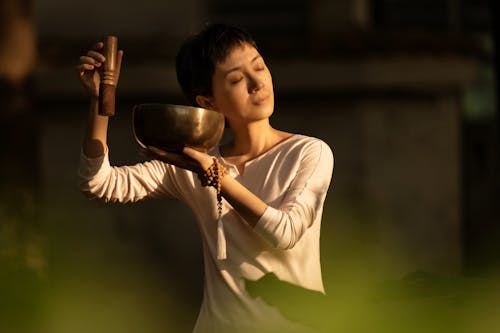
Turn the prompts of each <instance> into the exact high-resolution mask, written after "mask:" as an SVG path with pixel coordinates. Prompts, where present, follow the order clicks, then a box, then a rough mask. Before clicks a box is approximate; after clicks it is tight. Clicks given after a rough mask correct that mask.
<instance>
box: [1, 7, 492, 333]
mask: <svg viewBox="0 0 500 333" xmlns="http://www.w3.org/2000/svg"><path fill="white" fill-rule="evenodd" d="M497 6H498V4H497V2H494V1H485V0H434V1H427V0H425V1H424V0H420V1H416V0H311V1H307V0H288V1H287V0H275V1H264V0H253V1H246V0H245V1H244V0H241V1H229V0H207V1H202V0H184V1H178V0H169V1H154V0H147V1H141V2H131V1H125V2H124V1H117V0H114V1H107V2H101V1H97V0H89V1H87V2H85V3H82V2H75V1H66V2H59V1H56V0H39V1H33V0H2V1H1V2H0V97H1V98H0V103H1V105H0V138H1V144H0V151H1V154H0V168H1V175H2V176H1V182H0V332H4V331H5V332H50V333H57V332H65V333H66V332H72V333H73V332H75V333H76V332H80V331H81V332H88V331H92V332H165V331H167V332H168V331H177V332H184V331H186V332H189V331H190V330H191V328H192V325H193V324H194V321H195V320H196V316H197V313H198V309H199V306H200V302H201V297H202V288H203V261H202V256H201V245H200V239H199V233H198V231H197V227H196V224H195V222H194V220H193V217H192V215H191V213H190V211H189V210H188V209H187V208H186V207H184V206H182V205H181V204H179V203H175V202H158V201H150V202H149V201H148V202H141V203H135V204H126V205H119V204H104V203H101V202H96V201H89V200H87V199H86V198H85V197H84V196H83V195H82V194H80V193H79V191H78V186H77V176H76V172H77V168H78V159H79V154H80V146H81V141H82V137H83V130H84V126H85V119H86V112H87V108H88V101H87V98H86V96H85V94H84V92H83V89H82V88H81V87H80V86H79V82H78V79H77V76H76V73H75V69H74V68H75V66H76V64H77V63H78V57H79V56H80V55H82V54H84V52H86V50H87V49H88V48H89V47H90V46H91V45H92V44H94V43H95V42H96V41H97V40H99V39H100V38H101V37H102V36H104V35H106V34H116V35H118V37H119V44H120V48H122V49H124V50H125V55H124V64H123V68H122V73H121V78H120V84H119V87H118V95H117V115H116V116H115V117H114V118H113V119H112V120H111V122H110V130H109V131H110V132H109V148H110V152H111V153H110V158H111V161H112V163H113V164H115V165H122V164H130V163H136V162H140V161H142V157H141V156H140V154H139V150H138V145H137V144H136V143H135V142H134V139H133V135H132V131H131V124H130V120H131V119H130V113H131V112H130V111H131V110H132V106H133V105H134V104H138V103H145V102H160V103H185V101H184V99H183V98H182V96H181V94H180V91H179V88H178V86H177V83H176V79H175V70H174V66H173V61H174V57H175V53H176V50H177V48H178V46H179V45H180V43H181V42H182V40H184V39H185V38H186V37H188V36H189V35H190V34H192V33H195V32H197V31H198V30H199V29H200V28H202V27H203V25H204V24H205V23H207V22H226V23H230V24H235V25H239V26H242V27H244V28H246V29H247V30H249V31H250V32H251V33H252V34H253V35H254V37H255V39H256V40H257V43H258V45H259V48H260V51H261V53H262V54H263V56H264V58H265V59H266V61H267V62H268V65H269V66H270V68H271V72H272V74H273V80H274V84H275V93H276V108H275V114H274V115H273V117H272V118H271V121H272V124H273V125H274V126H275V127H277V128H280V129H283V130H287V131H290V132H297V133H303V134H307V135H312V136H315V137H319V138H321V139H323V140H324V141H326V142H327V143H328V144H329V145H330V146H331V147H332V150H333V151H334V154H335V171H334V178H333V182H332V185H331V187H330V191H329V193H328V197H327V202H326V204H325V212H324V219H323V225H322V244H321V246H322V265H323V270H324V272H323V273H324V278H325V285H326V287H327V293H328V295H329V297H330V300H331V301H330V303H328V304H327V305H325V306H324V308H323V310H322V311H323V312H321V313H320V314H321V315H323V316H324V318H325V322H326V323H327V324H325V325H326V326H325V327H327V331H328V330H332V331H346V330H351V331H367V332H374V331H379V330H380V331H384V332H387V331H388V328H392V329H396V330H397V331H405V332H411V331H412V330H415V331H417V330H418V331H422V330H425V331H428V332H433V331H436V332H438V331H439V332H443V331H453V332H469V331H471V332H472V331H479V332H489V331H491V332H493V331H494V329H495V327H498V325H500V323H499V322H498V318H497V316H496V315H495V314H494V311H493V309H498V306H499V305H500V285H499V284H498V283H497V282H498V281H499V279H498V273H499V267H500V266H499V263H500V262H499V261H500V259H499V258H500V245H499V244H500V242H499V240H500V210H499V208H498V203H499V202H500V201H499V199H500V176H499V171H500V154H499V151H500V149H499V147H500V136H499V133H498V127H499V117H498V112H497V110H498V104H497V96H498V85H497V84H496V82H498V79H499V78H498V73H499V72H498V63H499V58H498V57H499V55H498V52H496V45H498V42H499V41H498V34H496V33H495V32H496V31H497V30H498V29H496V30H495V29H494V27H495V26H496V25H497V23H498V22H497V21H498V20H497V16H498V8H497ZM367 295H368V296H367ZM374 295H375V296H374ZM360 314H363V317H364V318H365V320H363V321H360V320H359V315H360Z"/></svg>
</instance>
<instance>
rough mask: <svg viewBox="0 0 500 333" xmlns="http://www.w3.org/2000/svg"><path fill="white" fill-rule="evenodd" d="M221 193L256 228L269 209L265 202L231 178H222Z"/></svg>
mask: <svg viewBox="0 0 500 333" xmlns="http://www.w3.org/2000/svg"><path fill="white" fill-rule="evenodd" d="M221 193H222V195H223V197H224V199H226V201H227V202H229V203H230V204H231V206H233V208H234V209H235V210H236V211H237V212H238V214H240V215H241V217H243V218H244V219H245V221H247V223H248V224H249V225H250V226H252V227H255V225H256V224H257V222H258V221H259V219H260V217H261V216H262V214H264V211H265V210H266V208H267V204H266V203H265V202H264V201H262V200H261V199H259V198H258V197H257V196H256V195H255V194H253V193H252V192H250V191H249V190H248V189H247V188H246V187H245V186H243V185H241V184H240V183H239V182H238V181H237V180H236V179H234V178H233V177H231V176H226V177H224V178H222V182H221Z"/></svg>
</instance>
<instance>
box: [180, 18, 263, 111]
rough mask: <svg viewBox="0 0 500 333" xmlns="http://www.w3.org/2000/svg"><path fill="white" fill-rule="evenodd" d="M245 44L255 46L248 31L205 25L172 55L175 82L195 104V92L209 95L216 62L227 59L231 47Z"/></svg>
mask: <svg viewBox="0 0 500 333" xmlns="http://www.w3.org/2000/svg"><path fill="white" fill-rule="evenodd" d="M245 43H248V44H250V45H252V46H253V47H255V48H256V49H257V44H256V43H255V41H254V39H253V38H252V36H251V35H250V34H249V33H248V32H247V31H245V30H243V29H241V28H237V27H234V26H230V25H226V24H220V23H218V24H209V25H207V26H206V27H205V28H204V29H203V30H202V31H201V32H199V33H198V34H196V35H194V36H192V37H190V38H188V39H187V40H186V41H185V42H184V43H183V44H182V45H181V47H180V49H179V51H178V52H177V56H176V58H175V69H176V72H177V81H178V82H179V85H180V86H181V89H182V92H183V93H184V95H185V96H186V98H187V99H188V100H189V102H190V103H192V105H197V103H196V96H197V95H202V96H212V76H213V74H214V71H215V65H216V64H217V63H220V62H223V61H224V60H226V58H227V56H228V54H229V52H230V51H231V50H232V49H233V48H234V47H236V46H239V45H243V44H245Z"/></svg>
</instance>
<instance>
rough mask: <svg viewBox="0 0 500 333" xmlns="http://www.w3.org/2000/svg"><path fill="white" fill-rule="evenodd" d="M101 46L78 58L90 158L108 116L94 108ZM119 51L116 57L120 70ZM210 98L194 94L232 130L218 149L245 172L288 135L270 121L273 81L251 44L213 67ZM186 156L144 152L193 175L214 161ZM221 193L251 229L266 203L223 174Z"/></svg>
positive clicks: (190, 152) (100, 143)
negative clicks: (87, 101) (229, 138)
mask: <svg viewBox="0 0 500 333" xmlns="http://www.w3.org/2000/svg"><path fill="white" fill-rule="evenodd" d="M101 50H102V43H98V44H96V46H95V47H94V48H93V49H92V50H90V51H89V52H87V54H86V55H85V56H82V57H80V64H79V65H78V66H77V72H78V73H79V78H80V81H81V83H82V84H83V86H84V88H85V90H86V91H87V92H88V93H89V95H90V97H91V103H90V112H89V121H88V126H87V131H86V134H85V138H84V142H83V152H84V153H85V154H86V155H87V156H89V157H99V156H102V155H103V154H104V152H105V147H106V145H107V128H108V117H105V116H100V115H98V113H97V109H98V107H97V106H98V102H97V100H98V96H99V95H98V94H99V90H98V87H99V80H100V79H99V75H97V69H98V68H99V67H100V66H101V65H102V62H103V61H105V58H104V56H103V55H102V54H101V53H100V51H101ZM122 55H123V51H120V53H119V56H118V59H119V64H117V67H118V68H120V65H121V59H122ZM212 83H213V87H212V94H211V95H210V96H201V95H199V96H197V97H196V101H197V103H198V104H199V105H200V106H201V107H204V108H207V109H212V110H214V111H217V112H220V113H222V114H223V115H224V116H225V117H226V119H227V120H228V122H229V125H230V126H231V129H232V130H233V139H232V141H230V142H229V143H227V144H226V145H224V146H221V147H220V151H221V153H222V155H223V156H224V159H225V160H226V161H228V162H230V163H232V164H234V165H236V167H237V168H238V170H239V171H240V174H243V173H244V166H245V163H246V162H247V161H249V160H251V159H253V158H255V157H257V156H259V155H261V154H262V153H264V152H266V151H267V150H269V149H270V148H271V147H273V146H274V145H276V144H277V143H279V142H280V141H283V140H285V139H286V138H288V137H289V136H291V135H292V134H290V133H286V132H282V131H279V130H276V129H274V128H273V127H272V126H271V125H270V123H269V117H270V116H271V114H272V113H273V110H274V92H273V84H272V77H271V73H270V72H269V69H268V68H267V66H266V64H265V62H264V59H263V58H262V56H261V55H260V54H259V52H258V51H257V50H256V49H255V48H254V47H252V46H251V45H249V44H242V45H239V46H236V47H234V48H233V49H232V50H230V52H229V54H228V56H227V58H226V59H225V60H224V61H223V62H221V63H216V64H215V72H214V75H213V77H212ZM183 153H184V154H185V156H187V157H189V158H186V157H185V156H181V155H177V154H171V153H168V152H164V151H161V150H159V149H156V148H153V147H150V148H149V150H148V151H147V154H148V155H149V156H151V157H153V158H155V159H159V160H162V161H165V162H167V163H171V164H174V165H177V166H179V167H181V168H185V169H188V170H191V171H193V172H196V173H200V172H203V170H206V169H207V168H208V167H210V166H211V165H212V163H213V160H212V157H211V156H210V155H208V154H205V153H202V152H199V151H197V150H195V149H192V148H189V147H186V148H184V150H183ZM221 186H222V188H221V193H222V195H223V196H224V198H225V199H226V200H227V201H228V202H229V203H230V204H231V205H232V207H233V208H234V209H235V210H236V211H237V212H238V213H239V214H240V215H241V216H242V217H243V218H244V219H245V221H246V222H247V223H248V224H250V225H251V226H255V224H256V223H257V221H258V220H259V218H260V217H261V216H262V214H263V213H264V211H265V209H266V208H267V204H266V203H264V202H263V201H262V200H260V199H259V198H258V197H257V196H255V195H254V194H253V193H252V192H250V191H249V190H248V189H247V188H246V187H244V186H243V185H241V184H240V183H239V182H238V181H237V180H235V179H234V178H233V177H231V176H229V175H227V176H225V177H224V178H223V179H222V181H221Z"/></svg>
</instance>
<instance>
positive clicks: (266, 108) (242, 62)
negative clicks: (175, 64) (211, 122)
mask: <svg viewBox="0 0 500 333" xmlns="http://www.w3.org/2000/svg"><path fill="white" fill-rule="evenodd" d="M212 83H213V96H212V97H210V98H209V99H210V102H211V104H212V105H213V106H214V109H216V110H217V111H219V112H221V113H222V114H224V115H225V116H226V117H227V118H228V120H229V121H230V122H231V121H232V122H235V121H236V122H251V121H257V120H261V119H265V118H269V116H270V115H271V114H272V112H273V108H274V91H273V83H272V77H271V73H270V72H269V69H268V68H267V66H266V63H265V62H264V59H263V58H262V56H261V55H260V54H259V52H258V51H257V49H255V48H254V47H253V46H251V45H248V44H243V45H242V46H241V47H235V48H234V49H233V50H232V51H231V52H230V53H229V55H228V57H227V59H226V60H225V61H224V62H222V63H217V64H216V66H215V72H214V76H213V80H212Z"/></svg>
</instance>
